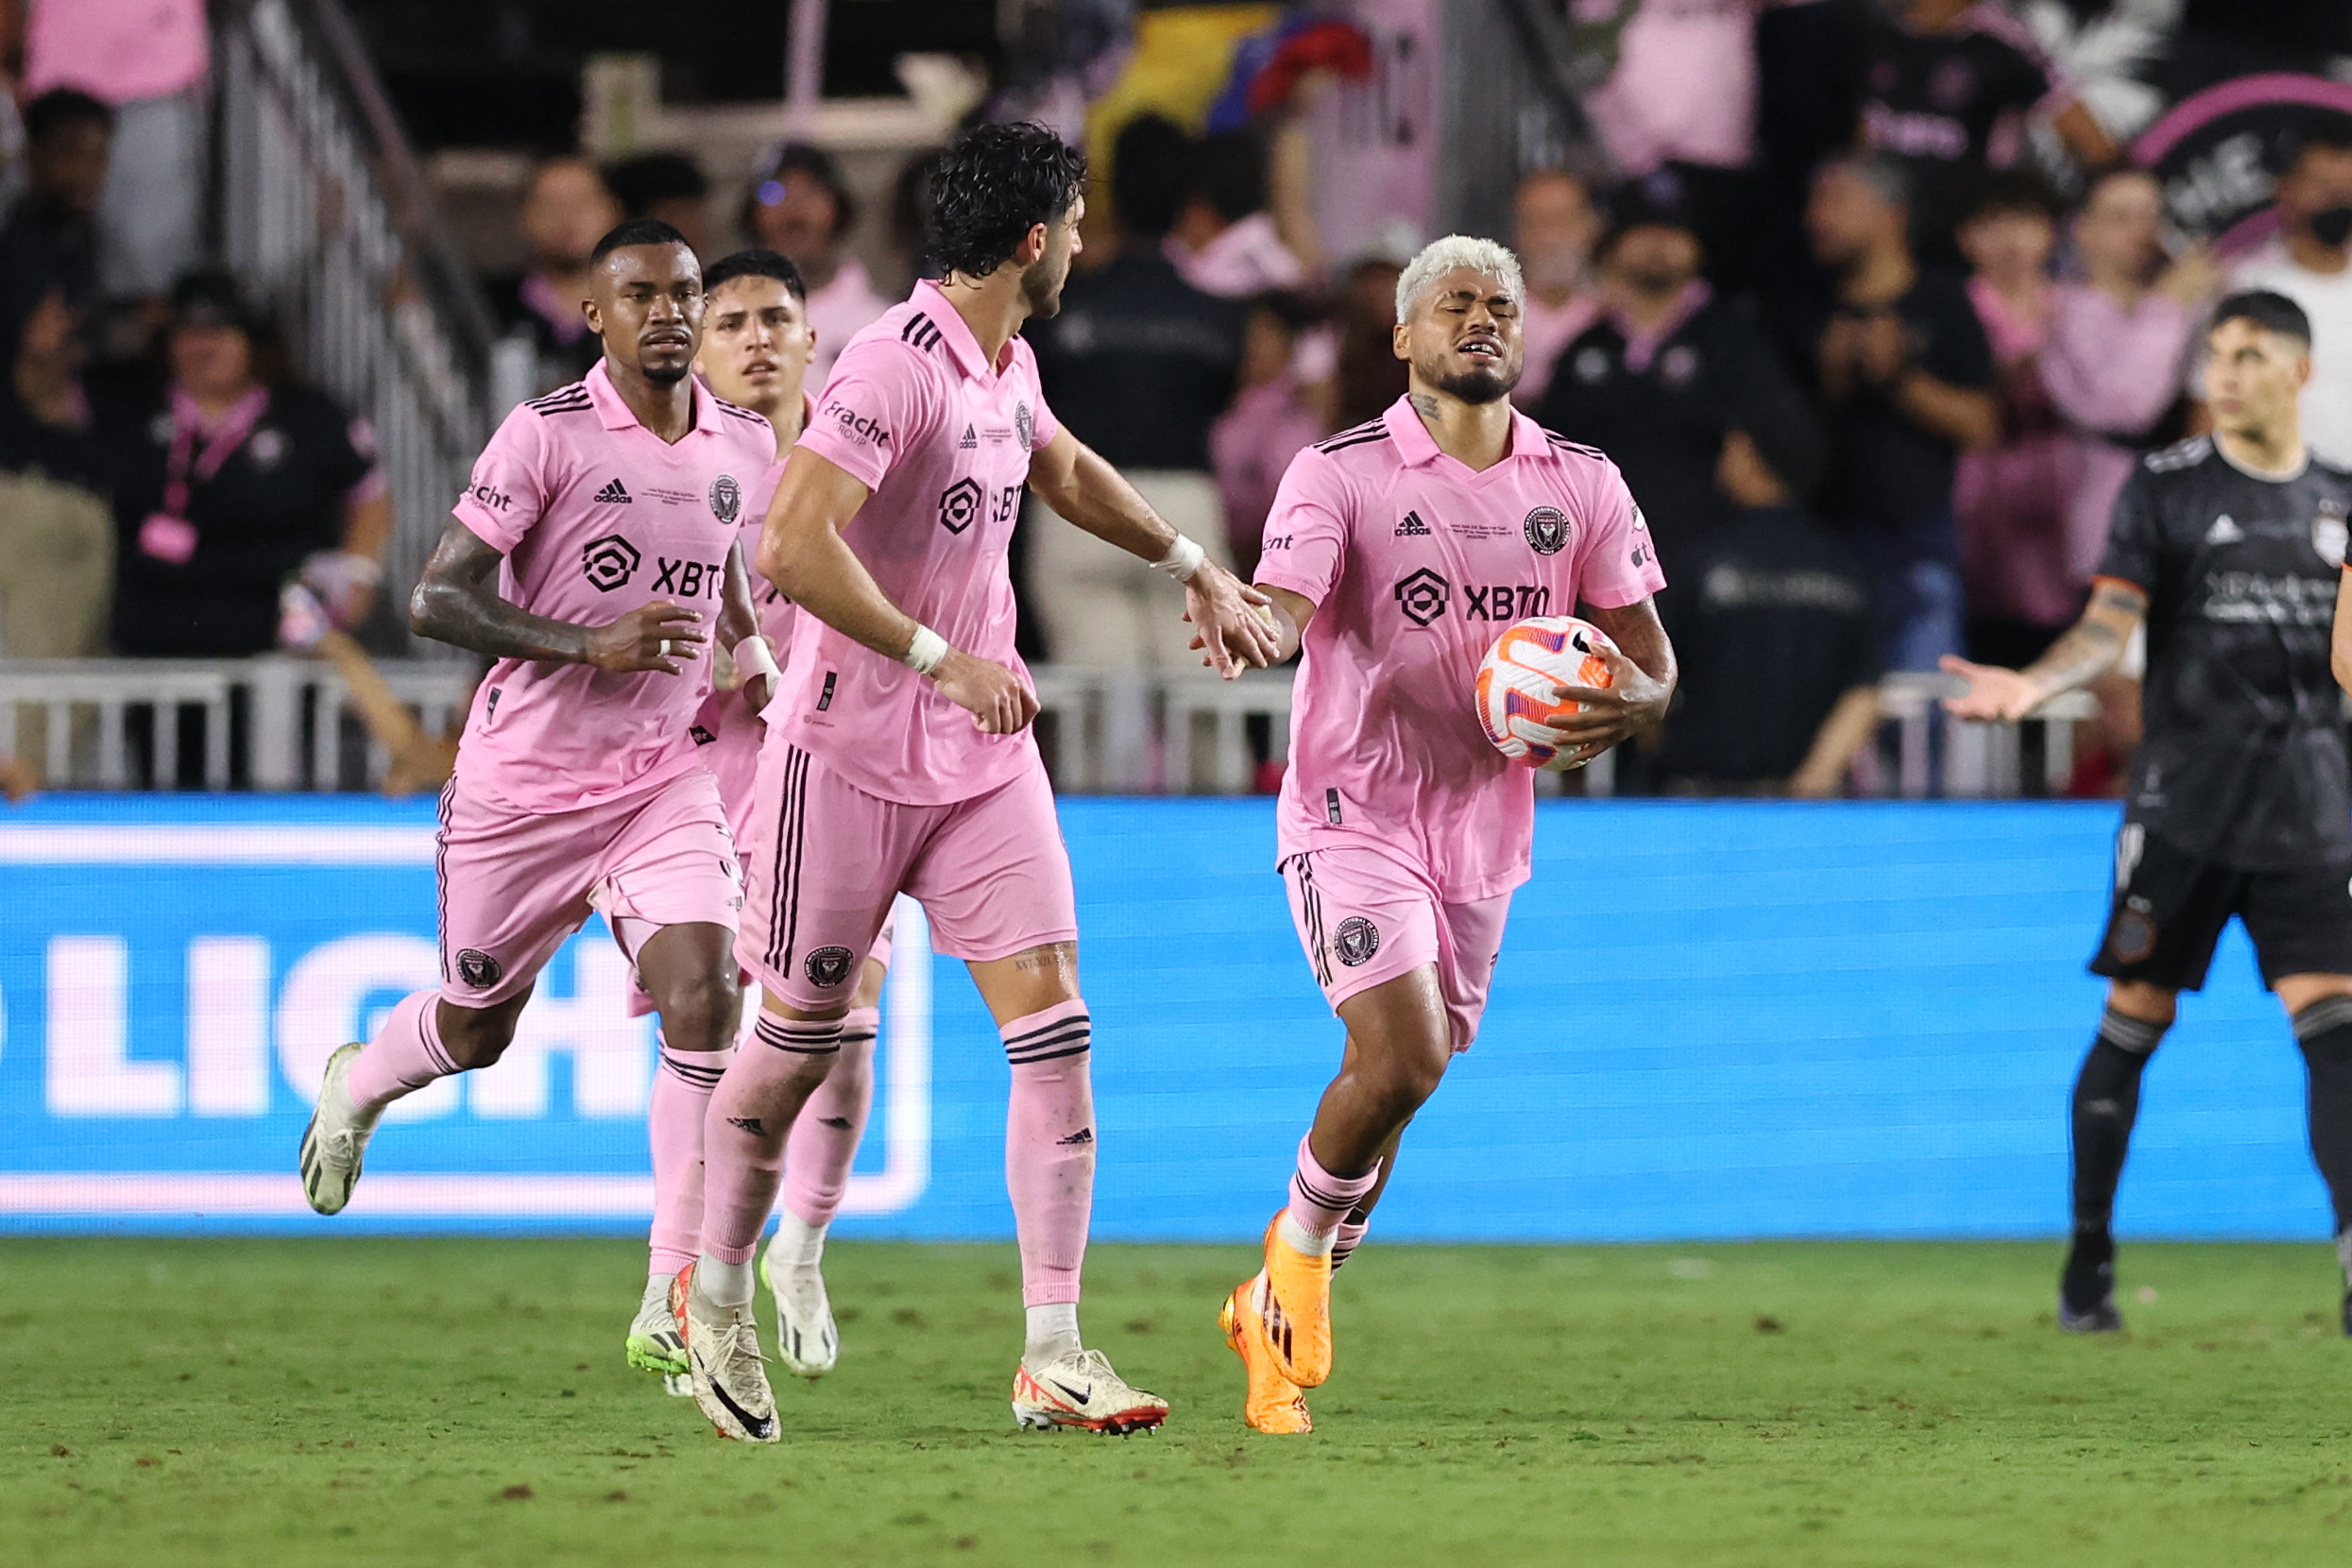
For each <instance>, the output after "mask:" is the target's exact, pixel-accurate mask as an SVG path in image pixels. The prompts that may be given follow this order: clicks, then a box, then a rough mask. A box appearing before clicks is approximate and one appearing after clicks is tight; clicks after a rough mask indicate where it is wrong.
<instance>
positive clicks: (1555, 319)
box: [1511, 169, 1601, 409]
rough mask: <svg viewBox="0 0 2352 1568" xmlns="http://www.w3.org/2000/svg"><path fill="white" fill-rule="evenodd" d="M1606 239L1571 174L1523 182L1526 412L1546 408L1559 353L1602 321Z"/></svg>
mask: <svg viewBox="0 0 2352 1568" xmlns="http://www.w3.org/2000/svg"><path fill="white" fill-rule="evenodd" d="M1600 234H1601V215H1600V213H1599V212H1598V211H1597V210H1596V209H1594V205H1593V193H1592V192H1591V191H1590V190H1589V189H1588V188H1587V187H1586V185H1585V183H1584V181H1583V180H1582V179H1578V178H1577V177H1576V176H1575V175H1573V174H1570V173H1569V172H1568V171H1567V170H1566V169H1537V170H1535V171H1533V172H1532V173H1530V174H1527V175H1525V176H1523V177H1521V179H1520V181H1519V194H1518V196H1517V198H1516V199H1515V200H1514V201H1513V203H1512V205H1511V243H1512V244H1513V245H1514V246H1515V247H1517V249H1518V252H1519V264H1520V266H1521V268H1522V269H1523V270H1524V271H1525V274H1526V280H1527V302H1526V305H1525V308H1524V310H1523V312H1522V314H1521V315H1520V320H1519V341H1520V344H1521V352H1522V354H1523V355H1524V363H1525V369H1524V370H1522V371H1521V372H1520V376H1519V385H1518V387H1517V388H1516V389H1515V390H1513V392H1512V393H1511V401H1513V402H1515V403H1517V404H1518V405H1519V406H1520V407H1521V408H1523V409H1532V408H1534V407H1535V406H1536V405H1537V404H1538V403H1540V402H1542V401H1543V389H1544V388H1545V387H1547V386H1549V385H1551V384H1552V369H1553V366H1555V365H1557V364H1558V363H1559V351H1560V350H1561V349H1565V348H1566V347H1568V343H1569V340H1570V339H1572V338H1574V337H1575V336H1576V335H1577V333H1578V332H1582V331H1584V329H1585V328H1587V327H1590V326H1591V325H1592V324H1593V323H1594V321H1595V320H1597V319H1598V318H1599V316H1600V312H1601V306H1600V298H1599V295H1598V293H1597V291H1596V290H1595V288H1594V281H1593V247H1594V243H1595V242H1596V241H1597V240H1599V238H1600Z"/></svg>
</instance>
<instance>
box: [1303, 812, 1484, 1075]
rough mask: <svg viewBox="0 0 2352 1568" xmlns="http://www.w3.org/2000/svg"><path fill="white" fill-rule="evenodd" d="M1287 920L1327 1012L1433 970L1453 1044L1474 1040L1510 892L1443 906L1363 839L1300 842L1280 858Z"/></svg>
mask: <svg viewBox="0 0 2352 1568" xmlns="http://www.w3.org/2000/svg"><path fill="white" fill-rule="evenodd" d="M1282 879H1283V885H1284V886H1285V887H1286V888H1287V889H1288V890H1289V894H1290V919H1291V922H1292V924H1294V925H1296V926H1297V927H1298V929H1299V945H1300V946H1303V947H1304V948H1305V949H1306V962H1307V963H1308V964H1309V965H1310V966H1312V967H1313V969H1314V971H1315V980H1316V983H1317V984H1319V985H1321V987H1322V988H1323V997H1324V999H1325V1000H1326V1001H1328V1002H1330V1003H1331V1010H1332V1011H1333V1012H1334V1013H1337V1012H1338V1011H1339V1004H1340V1003H1341V1002H1344V1001H1346V1000H1347V999H1348V998H1349V997H1353V996H1355V995H1357V994H1358V993H1359V992H1364V991H1369V990H1371V989H1372V987H1373V986H1375V985H1381V984H1385V983H1386V982H1388V981H1389V980H1395V979H1396V978H1397V977H1398V976H1400V975H1408V974H1411V973H1412V972H1413V971H1414V970H1416V969H1418V968H1420V967H1421V966H1422V965H1423V964H1425V963H1434V964H1436V965H1437V968H1438V989H1439V992H1440V995H1442V996H1443V997H1444V998H1445V1015H1446V1022H1447V1024H1448V1026H1449V1031H1450V1032H1451V1033H1452V1035H1453V1040H1454V1048H1455V1049H1456V1050H1457V1051H1464V1050H1468V1049H1469V1048H1470V1043H1471V1042H1472V1041H1473V1040H1475V1039H1476V1038H1477V1037H1478V1020H1479V1018H1480V1017H1481V1016H1483V1015H1484V1014H1485V1013H1486V1008H1487V991H1488V989H1489V988H1490V987H1491V986H1492V985H1493V983H1494V961H1495V959H1496V958H1498V957H1499V956H1501V954H1502V951H1503V922H1504V920H1505V919H1506V918H1508V915H1509V914H1510V895H1509V894H1508V893H1499V894H1496V895H1494V896H1493V897H1491V898H1476V899H1473V900H1471V901H1470V902H1468V903H1463V904H1449V903H1447V902H1445V900H1444V899H1443V898H1442V897H1440V895H1439V894H1438V890H1437V887H1436V884H1434V883H1432V882H1431V881H1430V880H1429V878H1427V877H1426V876H1425V875H1423V873H1422V872H1420V871H1418V870H1416V869H1415V868H1414V867H1412V866H1411V865H1408V864H1407V863H1406V862H1405V861H1401V860H1398V859H1396V858H1395V857H1393V856H1389V855H1384V854H1382V853H1381V852H1380V851H1379V850H1377V849H1373V848H1371V847H1369V846H1366V847H1364V848H1360V849H1359V848H1355V847H1354V846H1352V845H1351V846H1343V847H1340V848H1335V849H1310V850H1306V851H1304V852H1303V853H1300V854H1297V855H1293V856H1291V857H1289V858H1288V859H1287V860H1286V861H1283V862H1282Z"/></svg>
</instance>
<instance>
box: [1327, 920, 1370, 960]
mask: <svg viewBox="0 0 2352 1568" xmlns="http://www.w3.org/2000/svg"><path fill="white" fill-rule="evenodd" d="M1331 951H1332V954H1333V956H1334V957H1336V958H1338V961H1339V962H1340V963H1344V964H1346V965H1347V966H1348V967H1349V968H1351V969H1353V968H1355V966H1356V965H1357V964H1359V963H1364V962H1366V961H1367V960H1369V959H1370V958H1371V957H1372V954H1374V953H1376V952H1378V951H1380V928H1379V927H1377V926H1375V925H1373V924H1372V922H1371V921H1369V920H1367V919H1365V918H1364V917H1363V916H1362V915H1360V914H1351V915H1349V916H1348V917H1347V918H1346V919H1345V920H1342V921H1340V922H1339V929H1338V930H1336V931H1334V932H1332V933H1331Z"/></svg>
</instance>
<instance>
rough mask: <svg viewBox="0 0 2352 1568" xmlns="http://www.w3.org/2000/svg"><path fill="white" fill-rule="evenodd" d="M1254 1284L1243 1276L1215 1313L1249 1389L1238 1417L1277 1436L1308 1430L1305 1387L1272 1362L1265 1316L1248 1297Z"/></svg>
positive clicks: (1312, 1426)
mask: <svg viewBox="0 0 2352 1568" xmlns="http://www.w3.org/2000/svg"><path fill="white" fill-rule="evenodd" d="M1257 1284H1258V1282H1257V1281H1256V1280H1254V1279H1247V1280H1243V1281H1242V1282H1241V1283H1240V1284H1239V1285H1236V1286H1235V1287H1234V1290H1233V1294H1232V1295H1230V1296H1227V1297H1226V1298H1225V1304H1224V1305H1223V1306H1222V1307H1221V1308H1219V1310H1218V1314H1217V1326H1218V1327H1219V1328H1221V1329H1223V1330H1224V1331H1225V1343H1227V1344H1229V1345H1231V1346H1233V1348H1234V1354H1235V1355H1238V1356H1240V1357H1241V1366H1242V1370H1243V1371H1244V1372H1248V1373H1249V1377H1250V1391H1249V1392H1248V1393H1247V1394H1245V1395H1244V1396H1243V1397H1242V1401H1241V1419H1242V1420H1243V1421H1245V1422H1247V1423H1249V1424H1250V1425H1251V1426H1253V1427H1254V1428H1256V1429H1257V1430H1258V1431H1260V1432H1271V1433H1273V1434H1274V1435H1276V1436H1277V1437H1289V1436H1294V1435H1296V1434H1298V1433H1302V1432H1312V1431H1313V1430H1315V1418H1314V1417H1313V1416H1312V1415H1309V1414H1308V1413H1307V1408H1306V1390H1305V1389H1302V1388H1300V1387H1299V1386H1298V1385H1297V1384H1296V1383H1293V1382H1291V1381H1290V1380H1289V1379H1288V1378H1287V1377H1285V1376H1283V1375H1282V1372H1281V1370H1280V1369H1279V1368H1277V1367H1276V1366H1275V1365H1274V1351H1273V1347H1272V1346H1271V1345H1270V1344H1268V1343H1267V1342H1266V1320H1265V1315H1264V1314H1263V1313H1262V1312H1260V1311H1259V1310H1258V1308H1257V1306H1256V1304H1254V1303H1253V1302H1252V1300H1251V1297H1252V1296H1253V1295H1254V1294H1255V1292H1256V1288H1257Z"/></svg>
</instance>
